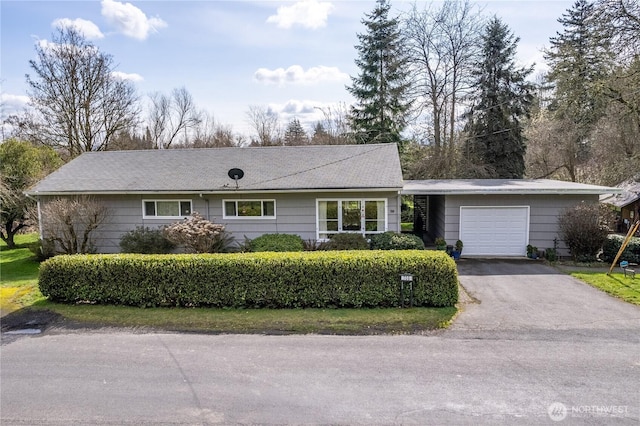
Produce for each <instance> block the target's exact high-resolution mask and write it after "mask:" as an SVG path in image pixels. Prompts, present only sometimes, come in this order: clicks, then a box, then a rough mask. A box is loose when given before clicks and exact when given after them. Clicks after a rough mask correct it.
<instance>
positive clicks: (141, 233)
mask: <svg viewBox="0 0 640 426" xmlns="http://www.w3.org/2000/svg"><path fill="white" fill-rule="evenodd" d="M174 248H175V244H173V243H172V242H171V241H169V240H167V239H166V238H165V237H164V233H163V232H162V229H161V228H158V229H151V228H148V227H146V226H136V229H134V230H131V231H129V232H126V233H125V234H123V235H122V237H121V238H120V250H121V251H122V252H123V253H143V254H162V253H171V251H172V250H173V249H174Z"/></svg>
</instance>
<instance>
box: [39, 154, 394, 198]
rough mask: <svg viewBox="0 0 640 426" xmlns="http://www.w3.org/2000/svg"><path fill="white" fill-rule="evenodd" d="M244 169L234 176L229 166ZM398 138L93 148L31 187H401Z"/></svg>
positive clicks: (46, 190) (42, 190)
mask: <svg viewBox="0 0 640 426" xmlns="http://www.w3.org/2000/svg"><path fill="white" fill-rule="evenodd" d="M232 168H239V169H242V170H243V171H244V177H243V178H242V179H240V180H238V188H237V189H236V182H235V181H234V180H232V179H231V178H229V176H228V174H227V173H228V171H229V170H230V169H232ZM402 184H403V181H402V172H401V169H400V159H399V155H398V150H397V147H396V145H395V144H372V145H313V146H290V147H289V146H287V147H283V146H277V147H249V148H208V149H168V150H146V151H107V152H89V153H84V154H82V155H81V156H79V157H77V158H75V159H74V160H72V161H70V162H69V163H67V164H65V165H64V166H62V167H61V168H60V169H58V170H57V171H55V172H53V173H52V174H50V175H49V176H47V177H46V178H44V179H43V180H42V181H40V182H39V183H38V184H36V185H35V186H34V187H33V188H32V189H31V190H30V191H29V193H30V194H64V193H149V192H167V193H169V192H174V193H181V192H182V193H185V192H203V193H207V192H209V193H210V192H225V191H236V190H240V191H243V192H247V191H250V192H253V191H265V190H270V191H289V190H305V191H310V190H342V189H367V190H372V189H398V190H399V189H401V188H402Z"/></svg>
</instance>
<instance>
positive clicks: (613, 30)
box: [591, 0, 640, 61]
mask: <svg viewBox="0 0 640 426" xmlns="http://www.w3.org/2000/svg"><path fill="white" fill-rule="evenodd" d="M591 20H593V21H594V22H595V23H596V24H598V25H600V26H601V27H602V30H603V31H605V32H606V33H607V34H608V37H609V38H610V40H611V45H612V47H613V48H614V50H615V51H616V53H617V54H618V56H619V57H620V58H624V59H625V60H627V61H633V60H634V59H636V58H637V57H638V51H640V3H639V2H638V1H637V0H597V1H596V2H595V10H594V14H593V15H592V17H591Z"/></svg>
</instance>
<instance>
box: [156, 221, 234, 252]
mask: <svg viewBox="0 0 640 426" xmlns="http://www.w3.org/2000/svg"><path fill="white" fill-rule="evenodd" d="M163 233H164V236H165V238H166V239H167V240H169V241H171V242H172V243H174V244H175V245H176V246H179V247H181V248H182V249H184V250H185V251H187V252H190V253H225V252H228V251H232V250H234V249H235V247H236V245H235V238H234V237H233V236H232V235H231V234H230V233H229V232H227V231H226V230H225V227H224V225H221V224H219V223H213V222H211V221H209V220H207V219H205V218H204V217H203V216H202V215H201V214H199V213H198V212H193V213H191V216H190V217H188V218H186V219H184V220H182V221H179V222H174V223H172V224H171V225H168V226H165V227H164V229H163Z"/></svg>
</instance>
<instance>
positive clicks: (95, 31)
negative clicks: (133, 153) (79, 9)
mask: <svg viewBox="0 0 640 426" xmlns="http://www.w3.org/2000/svg"><path fill="white" fill-rule="evenodd" d="M52 26H53V27H55V28H61V29H62V28H75V29H76V30H77V31H79V32H80V33H81V34H82V35H84V36H85V37H86V38H87V39H89V40H97V39H100V38H104V34H102V31H100V28H98V26H97V25H96V24H94V23H93V22H91V21H87V20H86V19H81V18H78V19H74V20H71V19H69V18H61V19H56V20H55V21H53V24H52Z"/></svg>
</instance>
